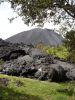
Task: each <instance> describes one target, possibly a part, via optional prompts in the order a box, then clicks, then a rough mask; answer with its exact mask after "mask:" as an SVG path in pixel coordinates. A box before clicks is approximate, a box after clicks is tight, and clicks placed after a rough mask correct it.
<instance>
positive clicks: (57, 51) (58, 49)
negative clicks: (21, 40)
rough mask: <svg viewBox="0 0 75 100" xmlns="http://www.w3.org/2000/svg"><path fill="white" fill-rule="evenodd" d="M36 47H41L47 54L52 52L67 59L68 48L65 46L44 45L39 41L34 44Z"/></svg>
mask: <svg viewBox="0 0 75 100" xmlns="http://www.w3.org/2000/svg"><path fill="white" fill-rule="evenodd" d="M36 48H39V49H41V50H42V51H43V52H45V53H47V54H52V55H54V56H55V57H59V58H64V59H67V56H68V50H67V48H66V47H65V46H63V45H62V46H57V47H56V46H46V45H44V44H43V43H39V44H37V45H36Z"/></svg>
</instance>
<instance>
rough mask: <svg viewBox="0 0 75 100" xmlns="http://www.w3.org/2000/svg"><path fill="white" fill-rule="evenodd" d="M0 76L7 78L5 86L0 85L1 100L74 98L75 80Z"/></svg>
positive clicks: (58, 99) (67, 99)
mask: <svg viewBox="0 0 75 100" xmlns="http://www.w3.org/2000/svg"><path fill="white" fill-rule="evenodd" d="M1 78H3V79H7V80H9V81H8V82H9V83H8V85H7V86H5V85H4V86H3V85H2V86H1V85H0V99H1V100H75V85H74V84H75V82H72V83H60V84H59V83H53V82H46V81H45V82H44V81H38V80H32V79H26V78H20V77H13V76H7V75H1V74H0V79H1ZM16 82H20V83H21V85H19V87H18V85H17V84H16ZM70 86H72V89H71V87H70ZM66 90H67V91H66ZM63 91H65V92H63ZM71 91H72V93H71ZM70 98H73V99H70Z"/></svg>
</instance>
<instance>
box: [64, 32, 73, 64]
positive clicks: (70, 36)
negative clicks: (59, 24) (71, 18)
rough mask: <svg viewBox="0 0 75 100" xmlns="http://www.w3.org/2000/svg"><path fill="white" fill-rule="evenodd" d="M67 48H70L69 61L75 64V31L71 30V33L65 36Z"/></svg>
mask: <svg viewBox="0 0 75 100" xmlns="http://www.w3.org/2000/svg"><path fill="white" fill-rule="evenodd" d="M64 42H65V46H66V47H67V48H68V52H69V54H68V57H67V59H68V60H69V61H70V62H72V63H75V31H74V30H71V31H70V32H67V33H66V35H65V41H64Z"/></svg>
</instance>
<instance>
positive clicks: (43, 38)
mask: <svg viewBox="0 0 75 100" xmlns="http://www.w3.org/2000/svg"><path fill="white" fill-rule="evenodd" d="M6 41H9V42H11V43H21V42H23V43H25V44H33V45H35V44H37V43H39V42H42V43H44V44H46V45H60V44H62V41H63V38H62V36H60V35H59V34H57V33H56V32H54V31H53V30H49V29H41V28H35V29H32V30H29V31H24V32H21V33H18V34H16V35H14V36H12V37H10V38H8V39H6Z"/></svg>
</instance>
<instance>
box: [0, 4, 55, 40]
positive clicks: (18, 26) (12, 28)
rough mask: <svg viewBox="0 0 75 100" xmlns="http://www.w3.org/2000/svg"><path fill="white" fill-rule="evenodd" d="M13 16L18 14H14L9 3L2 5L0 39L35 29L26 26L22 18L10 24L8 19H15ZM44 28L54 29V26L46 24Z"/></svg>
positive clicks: (0, 10) (0, 11) (0, 8)
mask: <svg viewBox="0 0 75 100" xmlns="http://www.w3.org/2000/svg"><path fill="white" fill-rule="evenodd" d="M13 15H16V13H13V10H12V9H11V8H10V4H9V3H7V2H6V3H2V4H1V5H0V38H3V39H6V38H8V37H10V36H12V35H14V34H17V33H19V32H22V31H26V30H29V29H31V28H34V27H35V26H33V27H28V26H26V25H25V24H24V23H23V21H22V20H21V18H20V17H19V18H17V19H16V20H14V21H13V22H12V23H9V20H8V18H11V17H13ZM44 28H50V29H53V24H49V23H46V24H45V25H44Z"/></svg>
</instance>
